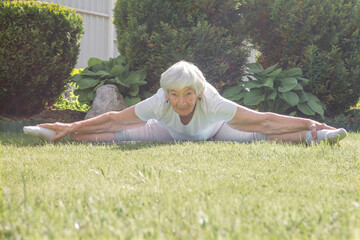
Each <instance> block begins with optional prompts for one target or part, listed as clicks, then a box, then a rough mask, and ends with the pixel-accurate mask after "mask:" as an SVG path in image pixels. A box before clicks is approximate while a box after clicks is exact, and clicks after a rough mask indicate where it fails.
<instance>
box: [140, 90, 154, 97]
mask: <svg viewBox="0 0 360 240" xmlns="http://www.w3.org/2000/svg"><path fill="white" fill-rule="evenodd" d="M143 95H144V98H149V97H152V96H153V95H154V94H153V93H152V92H149V91H145V92H144V93H143Z"/></svg>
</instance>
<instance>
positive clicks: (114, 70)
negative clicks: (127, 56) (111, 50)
mask: <svg viewBox="0 0 360 240" xmlns="http://www.w3.org/2000/svg"><path fill="white" fill-rule="evenodd" d="M125 71H126V68H125V67H124V66H123V65H121V64H119V65H115V66H113V67H112V68H111V71H110V74H111V75H113V76H119V75H121V74H122V73H123V72H125Z"/></svg>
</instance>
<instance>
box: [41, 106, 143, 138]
mask: <svg viewBox="0 0 360 240" xmlns="http://www.w3.org/2000/svg"><path fill="white" fill-rule="evenodd" d="M139 122H142V120H141V119H140V118H138V117H137V116H136V114H135V106H132V107H129V108H126V109H124V110H122V111H120V112H108V113H104V114H101V115H99V116H96V117H93V118H90V119H87V120H83V121H78V122H73V123H47V124H39V125H38V126H40V127H44V128H49V129H52V130H55V131H56V132H57V135H56V136H55V137H54V138H53V139H51V141H56V140H58V139H60V138H62V137H65V136H66V135H68V134H71V133H74V132H78V133H102V132H114V131H118V130H121V129H125V128H128V126H129V125H131V124H134V123H137V124H138V123H139Z"/></svg>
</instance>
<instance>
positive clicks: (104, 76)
mask: <svg viewBox="0 0 360 240" xmlns="http://www.w3.org/2000/svg"><path fill="white" fill-rule="evenodd" d="M96 74H97V75H99V76H100V78H106V77H111V75H110V73H108V72H105V71H103V70H100V71H97V72H96Z"/></svg>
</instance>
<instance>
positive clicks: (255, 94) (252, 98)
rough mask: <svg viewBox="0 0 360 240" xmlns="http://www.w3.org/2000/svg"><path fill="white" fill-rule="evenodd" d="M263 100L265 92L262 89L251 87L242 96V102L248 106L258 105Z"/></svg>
mask: <svg viewBox="0 0 360 240" xmlns="http://www.w3.org/2000/svg"><path fill="white" fill-rule="evenodd" d="M264 100H265V94H264V92H263V90H262V89H252V90H251V91H250V92H247V93H246V94H245V96H244V104H245V105H248V106H254V105H258V104H259V103H261V102H263V101H264Z"/></svg>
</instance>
